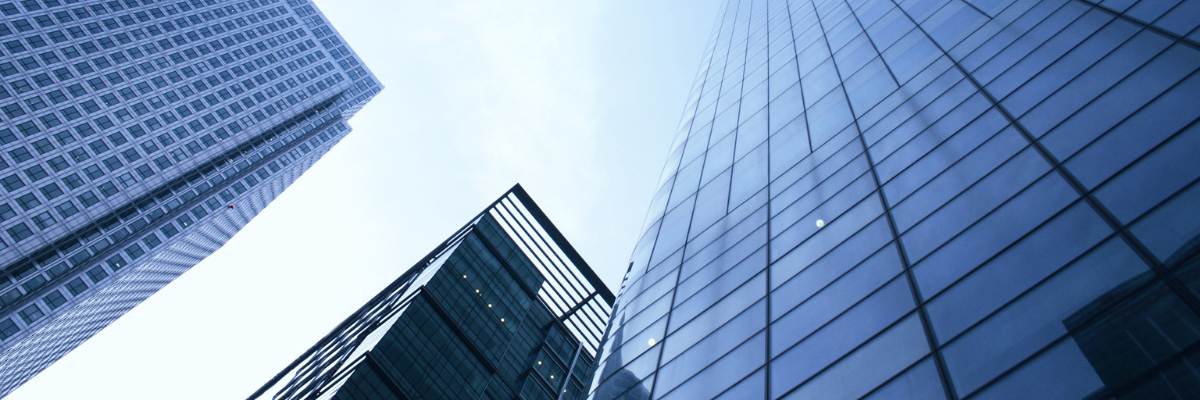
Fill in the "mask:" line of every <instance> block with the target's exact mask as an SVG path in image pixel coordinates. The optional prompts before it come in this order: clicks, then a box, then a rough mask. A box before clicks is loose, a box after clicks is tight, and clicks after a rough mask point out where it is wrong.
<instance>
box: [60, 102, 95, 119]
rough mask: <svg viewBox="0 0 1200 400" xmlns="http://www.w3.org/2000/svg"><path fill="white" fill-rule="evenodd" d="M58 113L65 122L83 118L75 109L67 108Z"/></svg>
mask: <svg viewBox="0 0 1200 400" xmlns="http://www.w3.org/2000/svg"><path fill="white" fill-rule="evenodd" d="M92 104H96V103H92ZM59 112H61V113H62V115H63V118H66V119H67V121H74V120H76V119H78V118H79V117H82V116H83V114H80V113H79V110H78V109H76V108H75V107H67V108H64V109H62V111H59Z"/></svg>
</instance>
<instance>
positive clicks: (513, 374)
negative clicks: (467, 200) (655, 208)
mask: <svg viewBox="0 0 1200 400" xmlns="http://www.w3.org/2000/svg"><path fill="white" fill-rule="evenodd" d="M613 299H614V298H613V294H612V292H610V291H609V290H608V288H607V287H606V286H604V284H603V283H602V282H600V281H599V279H598V278H597V277H596V275H595V273H594V272H593V271H592V270H591V267H589V266H588V265H587V263H585V262H584V261H583V259H582V258H580V257H579V255H578V253H576V252H575V250H574V248H572V247H571V245H570V243H568V242H567V241H566V240H565V239H564V238H563V237H562V234H561V233H559V232H558V229H557V228H555V227H554V225H553V224H552V223H551V222H550V221H549V219H547V218H546V216H545V215H544V214H543V213H542V211H541V210H540V208H538V206H537V204H536V203H534V202H533V200H532V199H531V198H530V197H529V195H528V194H527V193H526V192H525V191H524V189H522V188H521V187H520V186H519V185H518V186H516V187H514V188H513V189H512V190H511V191H509V192H508V193H505V195H504V196H501V198H500V199H499V200H497V201H496V202H495V203H493V204H492V205H491V206H489V207H488V208H487V209H485V210H484V211H483V212H482V213H480V214H479V215H478V216H477V217H475V218H474V219H473V220H472V221H471V222H470V223H468V224H467V225H466V226H464V227H463V228H462V229H460V230H459V231H458V232H456V233H455V234H454V235H452V236H451V237H450V239H447V240H446V241H445V242H443V243H442V244H441V245H439V246H438V248H436V249H435V250H434V251H433V252H431V253H430V254H429V255H428V256H426V257H425V259H423V260H421V261H420V262H418V263H417V264H416V266H414V267H412V268H411V269H409V270H408V271H407V272H405V273H404V274H403V275H401V276H400V277H399V278H398V279H396V281H394V282H393V283H392V284H391V285H390V286H388V287H387V288H386V289H384V290H383V291H382V292H381V293H379V294H378V295H376V296H375V298H374V299H372V300H371V301H370V302H368V303H367V304H366V305H364V306H363V307H362V308H361V309H359V310H358V312H356V313H355V314H354V315H351V316H350V318H348V319H346V321H345V322H343V323H342V324H341V325H339V326H338V327H337V328H335V329H334V331H333V332H332V333H330V334H329V335H328V336H326V337H325V338H324V339H323V340H322V341H321V342H319V343H317V345H316V346H314V347H313V348H311V349H310V350H309V351H308V352H307V353H305V354H304V355H302V356H301V357H300V358H299V359H297V360H296V361H295V362H293V363H292V365H291V366H289V367H288V368H287V369H286V370H284V371H283V372H281V373H280V374H279V375H277V376H276V377H275V378H274V379H272V380H271V381H270V382H268V383H267V384H266V385H265V386H263V388H262V389H260V390H259V391H258V392H257V393H255V394H253V395H252V396H250V399H251V400H267V399H271V400H291V399H333V400H393V399H394V400H404V399H498V400H499V399H504V400H508V399H525V400H534V399H537V400H551V399H566V400H581V399H583V398H584V395H585V394H586V393H585V391H584V389H585V388H586V386H587V384H588V382H590V381H591V378H592V375H593V373H594V372H595V368H596V362H595V354H596V349H597V347H598V346H599V344H600V338H601V335H602V333H603V329H604V325H605V323H607V322H608V316H609V312H610V311H611V305H612V302H613Z"/></svg>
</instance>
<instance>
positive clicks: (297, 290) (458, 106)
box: [8, 0, 719, 400]
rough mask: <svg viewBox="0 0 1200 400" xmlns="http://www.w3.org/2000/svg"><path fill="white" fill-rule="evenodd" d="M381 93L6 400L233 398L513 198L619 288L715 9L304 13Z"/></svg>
mask: <svg viewBox="0 0 1200 400" xmlns="http://www.w3.org/2000/svg"><path fill="white" fill-rule="evenodd" d="M316 2H317V4H318V5H319V6H320V7H321V9H322V11H323V12H324V13H325V15H326V16H328V18H329V20H330V21H331V22H332V23H333V25H334V26H336V27H337V28H338V30H339V31H340V32H341V33H342V35H343V36H344V37H345V38H346V40H347V41H348V42H349V43H350V45H351V46H352V47H353V48H354V49H355V50H356V51H357V52H358V54H359V56H360V57H361V58H362V59H363V60H364V61H365V62H366V64H367V65H368V66H369V67H370V68H371V69H372V70H373V71H374V72H375V74H376V75H377V76H378V77H379V79H380V80H381V81H382V82H383V84H384V85H385V86H386V89H384V91H383V93H381V94H380V95H379V96H377V97H376V98H375V100H374V101H372V102H371V103H370V104H369V105H367V107H366V108H364V109H363V110H362V111H361V112H360V113H359V114H358V115H357V116H356V117H355V118H354V119H352V120H351V121H350V123H351V125H352V126H353V127H354V132H353V133H351V134H350V136H349V137H347V138H346V139H345V140H343V141H342V143H341V144H339V145H338V146H337V147H335V148H334V149H333V150H332V151H331V152H330V153H329V154H328V155H326V156H325V158H324V159H322V160H321V161H320V162H319V163H317V165H316V166H314V167H313V168H312V169H311V170H309V172H308V173H307V174H305V175H304V176H303V177H302V178H300V179H299V180H298V181H297V182H296V183H295V184H293V185H292V187H291V188H290V189H288V191H287V192H285V193H284V194H283V195H282V196H281V197H280V198H279V199H278V200H276V201H275V202H274V203H273V204H272V205H271V206H270V207H268V208H267V209H266V211H264V212H263V213H262V214H261V215H259V217H258V218H257V219H255V220H254V221H253V222H251V223H250V225H248V226H247V227H246V228H245V229H244V230H243V231H242V232H241V233H239V234H238V235H237V236H236V237H235V238H234V239H233V240H232V241H230V242H229V244H228V245H226V246H225V247H224V248H222V249H221V250H220V251H218V252H217V253H215V254H213V256H212V257H210V258H209V259H208V260H205V261H204V262H203V263H201V264H200V265H198V266H196V267H195V268H194V269H193V270H192V271H189V272H188V273H187V274H185V275H184V276H182V277H181V278H179V279H178V280H176V281H175V282H174V283H172V284H171V285H169V286H168V287H166V288H165V289H163V290H162V291H161V292H159V293H158V294H157V295H155V296H154V297H152V298H150V299H149V300H147V301H146V302H144V303H143V304H142V305H140V306H138V307H137V308H136V309H134V310H133V311H131V312H130V313H129V314H127V315H126V316H125V317H124V318H122V319H121V320H119V321H117V322H116V323H114V324H113V325H112V326H110V327H109V328H108V329H106V330H104V331H103V332H101V333H100V334H98V335H97V336H95V337H94V338H93V339H92V340H90V341H88V342H87V343H85V344H84V345H83V346H81V347H80V348H79V349H77V350H76V351H74V352H73V353H71V354H69V355H68V356H67V357H65V358H63V359H62V360H60V361H59V362H58V363H57V364H55V365H54V366H52V367H51V368H50V369H48V370H46V371H45V372H43V373H42V374H41V375H39V376H38V377H36V378H34V379H33V380H31V381H30V382H29V383H28V384H26V385H25V386H24V387H22V388H21V389H19V390H17V391H16V392H14V393H13V394H12V395H11V396H10V397H9V398H8V399H10V400H33V399H36V400H42V399H122V400H132V399H155V400H158V399H206V400H208V399H242V398H245V397H246V396H248V395H250V394H251V393H252V392H253V391H254V390H256V389H257V388H258V387H259V386H261V385H262V384H263V383H265V382H266V381H267V380H268V379H270V377H272V376H274V375H275V374H276V373H277V372H279V371H280V370H281V369H282V368H283V367H284V366H286V365H287V364H288V363H290V362H291V361H292V360H293V359H294V358H295V357H297V356H298V355H300V353H302V352H303V351H304V350H305V349H307V348H308V347H309V346H311V345H312V344H313V343H315V342H316V341H317V340H318V339H319V338H320V337H322V336H324V335H325V334H326V333H327V332H328V331H329V330H330V329H331V328H332V327H333V326H334V325H336V324H337V323H338V322H340V321H341V320H342V319H344V318H345V317H346V316H347V315H349V314H350V313H351V312H353V310H355V309H357V308H358V307H359V306H360V305H362V303H363V302H365V301H366V300H367V299H369V298H370V297H371V296H373V295H374V294H375V293H376V292H377V291H378V290H380V289H381V288H382V287H383V286H385V285H386V284H387V283H389V282H390V281H391V280H392V279H394V278H395V277H396V276H398V275H399V274H400V273H401V272H403V271H404V270H405V269H406V268H408V267H409V266H411V265H412V264H413V263H414V262H416V261H417V260H418V259H419V258H420V257H421V256H423V255H424V254H425V253H427V252H428V251H429V250H430V249H432V248H433V247H434V246H436V245H437V244H438V243H440V242H441V241H442V240H444V239H445V238H446V236H448V235H450V234H451V233H452V232H453V231H454V230H455V229H457V228H458V227H459V226H461V225H462V224H463V223H465V222H466V221H467V220H468V219H469V218H470V217H471V216H473V215H475V214H476V213H477V212H479V211H480V210H481V209H482V208H483V207H485V206H487V204H488V203H490V202H491V201H492V200H494V199H495V198H496V197H497V196H499V195H500V194H501V193H503V192H504V191H505V190H507V189H508V188H509V187H511V186H512V185H513V184H514V183H517V182H520V183H521V184H522V185H523V186H525V188H526V190H528V191H529V193H530V194H531V195H532V196H533V198H534V199H535V200H536V201H538V203H539V204H540V205H541V206H542V208H543V209H544V210H545V211H546V213H547V214H548V215H549V216H550V218H551V219H552V220H554V221H555V223H556V224H557V225H558V226H559V228H560V229H561V230H562V231H563V233H564V235H566V237H567V239H568V240H570V241H571V242H572V243H573V244H574V245H575V247H576V248H577V249H578V250H579V252H580V253H581V254H582V255H583V257H584V258H585V259H586V260H587V261H588V262H589V263H590V264H591V265H592V266H593V268H594V269H596V270H597V272H598V273H599V275H600V276H601V277H602V278H603V279H604V280H605V281H606V282H607V283H609V285H610V287H612V289H613V291H616V289H617V287H616V286H617V285H618V284H619V282H620V279H621V274H622V273H623V272H624V270H625V268H624V266H625V265H626V263H627V259H628V257H629V253H630V251H631V249H632V247H633V244H634V241H635V240H636V235H637V234H638V233H639V232H638V231H639V230H640V228H641V225H642V222H643V221H642V219H643V217H644V216H645V211H646V207H647V205H648V204H649V200H650V197H651V195H652V194H653V191H654V190H655V189H656V188H655V187H654V185H655V184H656V183H657V180H658V174H659V170H660V169H661V167H662V163H663V161H664V159H665V157H666V151H667V148H668V146H669V145H670V140H671V139H672V136H673V134H674V131H675V128H676V126H677V124H678V122H679V117H680V114H681V111H682V107H683V105H684V102H685V100H686V97H687V95H688V90H689V89H690V88H691V85H692V80H693V78H694V75H695V73H696V70H697V63H698V62H699V60H700V56H701V54H702V52H703V46H704V45H705V43H706V42H707V40H708V37H709V34H710V33H711V29H712V24H713V22H714V21H715V18H716V12H717V8H718V3H719V1H718V0H690V1H685V0H661V1H656V0H650V1H645V0H643V1H630V0H605V1H582V0H559V1H552V0H544V1H542V0H510V1H482V0H481V1H469V0H459V1H413V0H375V1H370V0H316Z"/></svg>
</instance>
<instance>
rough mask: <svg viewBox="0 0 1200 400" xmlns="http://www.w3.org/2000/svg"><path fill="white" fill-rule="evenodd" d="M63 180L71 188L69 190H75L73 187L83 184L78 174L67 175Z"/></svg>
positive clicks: (76, 187)
mask: <svg viewBox="0 0 1200 400" xmlns="http://www.w3.org/2000/svg"><path fill="white" fill-rule="evenodd" d="M63 182H64V183H66V184H67V187H68V188H71V190H75V189H78V188H79V187H80V186H83V178H80V177H79V174H70V175H67V176H66V177H64V178H63Z"/></svg>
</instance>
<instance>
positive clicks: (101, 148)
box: [88, 140, 108, 154]
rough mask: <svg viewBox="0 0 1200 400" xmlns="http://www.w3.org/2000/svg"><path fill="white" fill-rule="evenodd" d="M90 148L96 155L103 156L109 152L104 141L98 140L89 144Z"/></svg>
mask: <svg viewBox="0 0 1200 400" xmlns="http://www.w3.org/2000/svg"><path fill="white" fill-rule="evenodd" d="M88 147H91V148H92V152H93V153H96V154H103V153H104V152H106V151H108V145H107V144H104V141H103V140H97V141H94V142H92V143H89V144H88Z"/></svg>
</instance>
